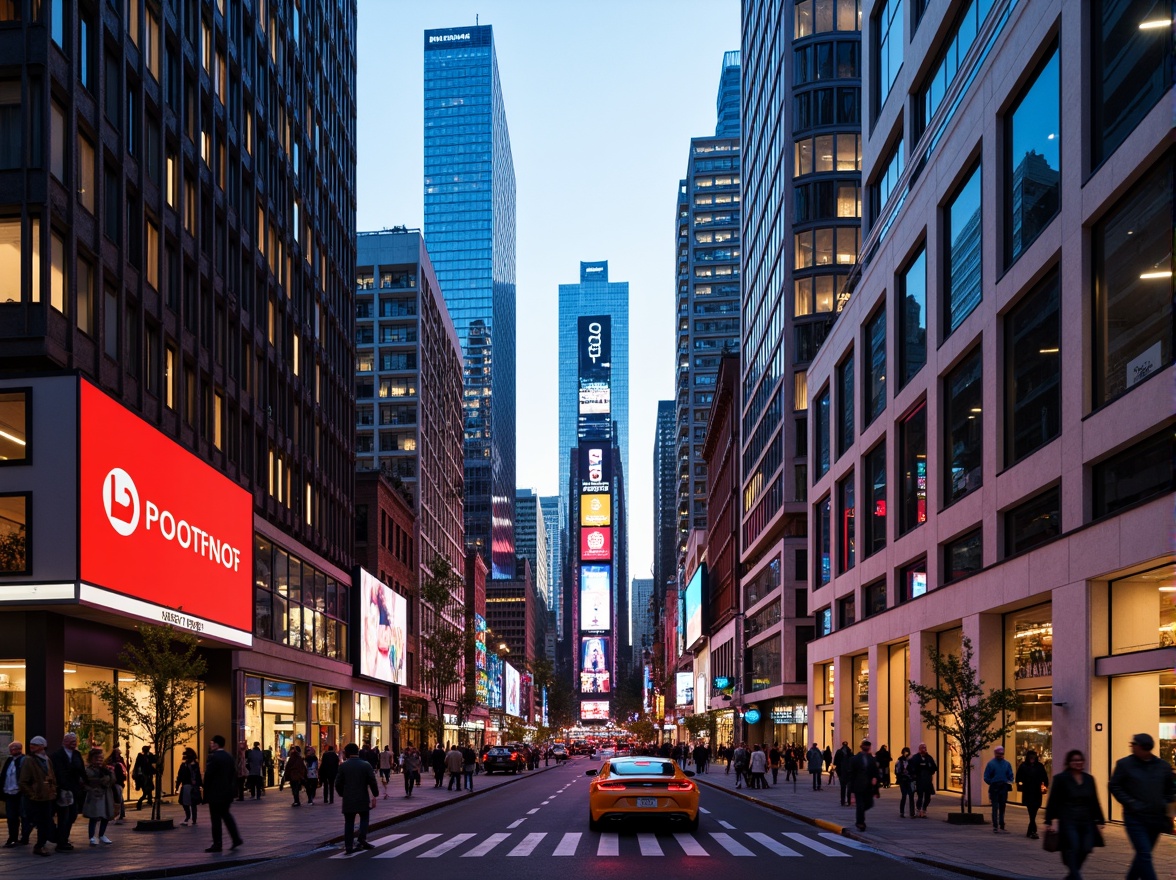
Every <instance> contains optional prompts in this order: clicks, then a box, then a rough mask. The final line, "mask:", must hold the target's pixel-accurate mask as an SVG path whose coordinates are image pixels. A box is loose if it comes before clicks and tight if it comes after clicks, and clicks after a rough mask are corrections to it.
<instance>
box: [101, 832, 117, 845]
mask: <svg viewBox="0 0 1176 880" xmlns="http://www.w3.org/2000/svg"><path fill="white" fill-rule="evenodd" d="M98 839H99V840H100V841H102V843H105V844H106V845H107V846H110V844H112V843H114V841H113V840H111V839H110V838H109V837H107V836H106V835H105V834H103V835H102V836H101V837H99V838H98Z"/></svg>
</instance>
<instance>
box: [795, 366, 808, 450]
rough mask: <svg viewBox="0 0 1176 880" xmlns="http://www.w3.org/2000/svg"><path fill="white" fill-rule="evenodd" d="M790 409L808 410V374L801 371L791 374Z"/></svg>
mask: <svg viewBox="0 0 1176 880" xmlns="http://www.w3.org/2000/svg"><path fill="white" fill-rule="evenodd" d="M792 408H793V409H794V410H796V411H797V412H800V411H802V410H806V409H808V373H806V372H804V371H803V370H798V371H797V372H795V373H793V374H792ZM798 424H799V423H798ZM805 442H806V444H807V442H808V441H807V438H806V441H805Z"/></svg>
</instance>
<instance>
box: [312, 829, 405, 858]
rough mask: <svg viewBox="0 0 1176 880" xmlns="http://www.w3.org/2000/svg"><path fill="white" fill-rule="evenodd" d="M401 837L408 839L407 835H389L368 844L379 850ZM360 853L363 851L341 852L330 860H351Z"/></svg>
mask: <svg viewBox="0 0 1176 880" xmlns="http://www.w3.org/2000/svg"><path fill="white" fill-rule="evenodd" d="M402 837H408V835H407V834H389V835H388V836H387V837H381V838H379V839H378V840H369V841H368V843H370V844H371V845H372V846H374V847H376V848H379V847H381V846H383V845H384V844H386V843H391V842H392V841H394V840H399V839H400V838H402ZM361 852H363V850H356V851H355V852H353V853H349V852H341V853H336V854H335V855H333V856H331V858H332V859H353V858H355V857H356V856H357V855H359V854H360V853H361Z"/></svg>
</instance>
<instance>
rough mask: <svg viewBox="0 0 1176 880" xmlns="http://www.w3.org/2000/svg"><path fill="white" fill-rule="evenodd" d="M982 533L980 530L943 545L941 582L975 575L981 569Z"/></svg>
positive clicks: (946, 582) (949, 581)
mask: <svg viewBox="0 0 1176 880" xmlns="http://www.w3.org/2000/svg"><path fill="white" fill-rule="evenodd" d="M982 537H983V533H982V532H981V530H980V529H976V530H974V531H971V532H968V534H966V535H963V536H961V537H959V538H956V539H955V540H954V541H948V542H947V543H946V544H944V545H943V582H944V583H945V584H949V583H951V582H952V581H954V580H959V579H960V578H962V577H967V576H968V575H970V574H975V573H976V572H978V571H979V570H980V569H981V568H983V552H982V551H983V541H982Z"/></svg>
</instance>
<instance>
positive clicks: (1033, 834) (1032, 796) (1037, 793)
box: [1017, 749, 1049, 840]
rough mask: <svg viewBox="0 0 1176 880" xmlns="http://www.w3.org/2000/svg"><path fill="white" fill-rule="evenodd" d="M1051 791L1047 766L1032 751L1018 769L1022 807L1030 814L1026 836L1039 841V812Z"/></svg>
mask: <svg viewBox="0 0 1176 880" xmlns="http://www.w3.org/2000/svg"><path fill="white" fill-rule="evenodd" d="M1048 789H1049V774H1047V773H1046V772H1045V765H1044V764H1042V763H1041V762H1040V761H1039V760H1037V752H1035V751H1033V749H1030V750H1029V751H1027V752H1026V753H1025V760H1024V761H1023V762H1022V763H1021V766H1020V767H1018V768H1017V791H1019V792H1021V806H1023V807H1024V808H1025V809H1026V810H1027V811H1028V813H1029V830H1028V831H1027V832H1025V836H1026V837H1028V838H1029V839H1030V840H1037V811H1038V810H1040V809H1041V798H1042V796H1043V795H1044V794H1045V792H1046V791H1047V790H1048Z"/></svg>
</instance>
